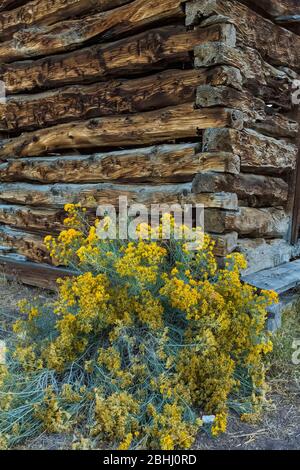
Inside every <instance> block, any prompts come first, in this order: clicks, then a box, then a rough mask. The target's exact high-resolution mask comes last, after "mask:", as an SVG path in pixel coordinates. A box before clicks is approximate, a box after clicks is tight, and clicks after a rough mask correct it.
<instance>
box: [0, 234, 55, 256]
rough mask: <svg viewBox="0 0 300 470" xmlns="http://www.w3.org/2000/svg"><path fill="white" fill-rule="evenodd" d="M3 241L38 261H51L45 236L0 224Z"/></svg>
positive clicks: (0, 236)
mask: <svg viewBox="0 0 300 470" xmlns="http://www.w3.org/2000/svg"><path fill="white" fill-rule="evenodd" d="M0 240H1V243H3V244H6V245H8V246H10V247H13V248H14V249H16V250H17V252H18V253H20V254H21V255H24V256H26V257H27V258H28V259H30V260H32V261H37V262H43V263H48V264H50V263H51V258H50V255H49V253H48V251H47V248H46V246H45V245H44V236H43V235H37V234H33V233H27V232H24V231H23V230H22V231H21V230H15V229H13V228H11V227H6V226H0Z"/></svg>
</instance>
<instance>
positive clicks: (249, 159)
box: [203, 129, 297, 174]
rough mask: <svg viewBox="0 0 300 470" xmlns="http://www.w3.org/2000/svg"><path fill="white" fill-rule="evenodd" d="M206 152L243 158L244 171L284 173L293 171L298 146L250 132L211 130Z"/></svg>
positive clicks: (242, 167) (205, 148)
mask: <svg viewBox="0 0 300 470" xmlns="http://www.w3.org/2000/svg"><path fill="white" fill-rule="evenodd" d="M203 151H205V152H220V151H224V152H231V153H234V154H235V155H238V156H239V157H240V158H241V169H242V171H245V172H256V171H258V172H260V173H266V174H267V173H270V172H271V173H279V174H280V173H282V172H284V171H287V170H294V169H295V167H296V161H297V146H296V145H295V144H291V143H288V142H286V141H285V140H277V139H274V138H272V137H267V136H264V135H262V134H259V133H258V132H256V131H254V130H250V129H244V130H243V131H241V132H238V131H235V130H234V129H209V130H207V131H205V132H204V136H203Z"/></svg>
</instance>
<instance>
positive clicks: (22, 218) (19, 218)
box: [0, 204, 65, 233]
mask: <svg viewBox="0 0 300 470" xmlns="http://www.w3.org/2000/svg"><path fill="white" fill-rule="evenodd" d="M64 218H65V213H64V211H62V210H53V209H40V208H35V207H27V206H12V205H3V204H2V205H0V222H1V223H3V224H6V225H12V226H14V227H17V228H20V229H25V230H26V229H29V230H39V231H43V232H45V233H47V232H55V231H59V230H62V228H63V219H64Z"/></svg>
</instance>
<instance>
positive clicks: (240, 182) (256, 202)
mask: <svg viewBox="0 0 300 470" xmlns="http://www.w3.org/2000/svg"><path fill="white" fill-rule="evenodd" d="M220 191H231V192H234V193H236V194H237V196H238V198H239V199H240V200H242V201H244V202H246V203H247V204H248V205H249V206H250V207H268V206H272V207H273V206H282V205H286V203H287V199H288V184H287V183H286V182H285V181H284V180H282V179H281V178H273V177H270V176H261V175H251V174H247V175H245V174H242V173H240V174H239V175H229V174H221V173H212V172H211V173H200V174H198V175H197V176H196V178H195V179H194V183H193V192H195V193H196V194H197V193H206V192H208V193H213V192H220Z"/></svg>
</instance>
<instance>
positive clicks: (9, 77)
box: [0, 25, 235, 94]
mask: <svg viewBox="0 0 300 470" xmlns="http://www.w3.org/2000/svg"><path fill="white" fill-rule="evenodd" d="M226 27H227V25H225V26H224V25H213V26H211V27H208V28H203V29H201V28H198V29H195V30H194V31H188V32H187V31H186V29H185V28H184V27H183V26H180V25H176V26H174V25H170V26H165V27H162V28H159V29H151V30H148V31H145V32H143V33H140V34H137V35H135V36H131V37H130V38H125V39H120V40H119V41H117V42H113V43H108V44H96V45H93V46H91V47H88V48H84V49H79V50H77V51H74V52H70V53H66V54H61V55H58V56H50V57H45V58H42V59H38V60H34V61H31V60H27V61H24V62H22V61H21V62H16V63H12V64H5V65H3V66H2V69H1V70H0V78H1V80H3V81H4V83H5V88H6V91H7V93H10V94H11V93H20V92H22V91H27V90H35V89H39V88H51V87H55V86H61V85H66V84H74V83H83V82H89V81H92V80H93V81H95V80H97V79H99V80H105V79H107V78H108V77H119V76H123V77H124V76H127V75H129V76H130V75H134V74H140V73H145V72H146V71H155V70H157V69H159V70H160V69H163V68H166V67H167V66H172V64H177V63H182V64H186V63H190V62H191V56H190V52H191V51H192V50H193V48H194V47H195V46H196V45H198V44H202V43H206V42H209V41H218V40H221V39H222V37H223V35H224V34H225V33H226ZM224 28H225V29H224ZM229 72H230V71H229ZM206 73H209V72H208V71H206ZM217 77H218V72H216V80H217ZM234 79H235V77H234V78H233V79H232V80H231V81H233V80H234ZM200 84H201V83H200Z"/></svg>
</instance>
